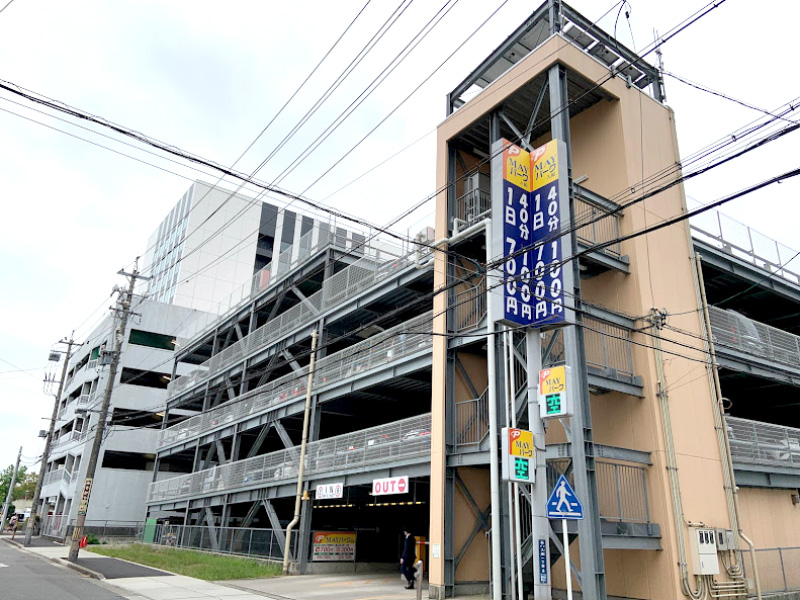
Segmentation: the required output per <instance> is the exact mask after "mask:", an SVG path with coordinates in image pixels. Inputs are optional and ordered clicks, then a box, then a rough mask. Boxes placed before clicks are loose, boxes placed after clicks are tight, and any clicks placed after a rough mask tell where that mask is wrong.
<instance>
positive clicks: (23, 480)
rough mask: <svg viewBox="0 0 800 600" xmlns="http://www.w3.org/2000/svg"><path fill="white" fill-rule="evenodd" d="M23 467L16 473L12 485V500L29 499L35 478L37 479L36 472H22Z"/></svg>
mask: <svg viewBox="0 0 800 600" xmlns="http://www.w3.org/2000/svg"><path fill="white" fill-rule="evenodd" d="M23 469H25V467H20V468H19V470H20V472H19V473H17V484H16V485H15V486H14V492H13V498H12V499H13V500H30V499H31V498H33V492H34V490H35V489H36V480H37V479H39V474H38V473H29V472H27V470H26V471H24V472H23Z"/></svg>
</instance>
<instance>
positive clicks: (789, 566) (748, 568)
mask: <svg viewBox="0 0 800 600" xmlns="http://www.w3.org/2000/svg"><path fill="white" fill-rule="evenodd" d="M737 554H738V555H739V564H741V565H742V567H743V569H744V576H745V577H746V578H749V579H752V578H753V562H752V559H751V557H750V553H749V552H748V551H747V550H739V551H737ZM756 562H757V563H758V578H759V583H760V584H761V591H762V592H765V593H769V592H791V591H795V590H800V568H798V565H800V547H798V546H794V547H790V548H757V549H756Z"/></svg>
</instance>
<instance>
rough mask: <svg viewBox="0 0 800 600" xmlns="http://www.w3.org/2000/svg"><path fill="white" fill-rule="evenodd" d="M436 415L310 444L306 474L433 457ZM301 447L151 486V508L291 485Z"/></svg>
mask: <svg viewBox="0 0 800 600" xmlns="http://www.w3.org/2000/svg"><path fill="white" fill-rule="evenodd" d="M430 426H431V416H430V414H424V415H419V416H416V417H411V418H409V419H404V420H402V421H396V422H394V423H389V424H387V425H380V426H378V427H371V428H369V429H362V430H361V431H356V432H353V433H348V434H344V435H339V436H336V437H332V438H328V439H325V440H319V441H316V442H310V443H309V444H308V447H307V451H306V452H307V454H306V464H305V469H304V472H305V474H306V475H308V476H313V475H319V474H324V473H328V472H334V471H336V472H339V471H352V470H357V471H362V470H364V469H365V468H366V467H369V466H370V465H383V466H385V465H386V463H388V462H391V461H393V460H398V459H409V458H415V457H419V458H422V457H425V458H428V457H429V455H430ZM299 453H300V449H299V447H295V448H290V449H287V450H279V451H277V452H270V453H269V454H263V455H261V456H255V457H253V458H246V459H244V460H238V461H235V462H230V463H227V464H224V465H219V466H216V467H212V468H210V469H204V470H202V471H196V472H194V473H190V474H187V475H181V476H178V477H172V478H170V479H162V480H160V481H155V482H153V483H151V484H150V489H149V491H148V498H147V501H148V503H150V504H152V503H155V502H162V501H167V500H177V499H180V498H189V497H197V496H204V495H215V494H220V493H228V492H232V491H235V490H238V489H245V488H251V487H265V486H266V485H270V484H273V483H281V482H283V483H288V482H291V481H292V480H294V479H296V478H297V467H298V462H299V461H298V457H299Z"/></svg>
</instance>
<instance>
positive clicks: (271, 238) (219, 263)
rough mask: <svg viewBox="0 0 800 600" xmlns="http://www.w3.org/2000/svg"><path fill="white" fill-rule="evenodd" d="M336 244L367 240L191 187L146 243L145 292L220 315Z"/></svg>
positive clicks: (320, 221) (322, 222) (202, 186)
mask: <svg viewBox="0 0 800 600" xmlns="http://www.w3.org/2000/svg"><path fill="white" fill-rule="evenodd" d="M293 208H295V207H293ZM300 208H302V207H300ZM306 212H307V211H306ZM334 239H335V240H336V241H337V242H338V245H339V246H342V247H352V246H353V245H355V246H358V245H359V244H362V243H364V241H365V239H366V238H365V236H364V235H361V234H359V233H354V232H353V227H352V226H351V224H348V227H347V228H346V229H345V228H343V227H338V226H337V225H336V223H335V221H332V220H331V219H329V217H328V216H325V217H324V218H315V217H313V216H309V215H308V214H301V213H299V212H296V211H294V210H290V209H288V208H283V207H280V206H278V205H276V204H274V203H270V202H262V201H261V200H258V199H254V198H250V197H248V196H244V195H242V194H238V193H234V192H233V191H228V190H225V189H222V188H220V187H217V186H211V185H208V184H206V183H203V182H200V181H196V182H195V183H193V184H192V186H191V187H190V188H189V189H188V190H187V191H186V193H185V194H184V195H183V197H181V199H180V200H179V201H178V203H177V204H176V205H175V206H174V207H173V208H172V210H170V212H169V214H168V215H167V217H166V218H165V219H164V220H163V221H162V222H161V224H160V225H159V226H158V228H157V229H156V230H155V231H154V232H153V234H152V235H151V236H150V239H149V240H148V244H147V248H148V251H147V253H146V255H145V260H144V269H143V272H144V273H145V274H146V275H149V276H151V277H152V278H151V279H150V281H149V282H148V289H147V293H148V296H149V297H150V298H152V299H153V300H157V301H159V302H166V303H168V304H175V305H178V306H187V307H190V308H196V309H199V310H204V311H209V312H213V313H217V314H221V313H224V312H225V311H226V310H227V309H228V308H230V307H231V306H233V305H235V304H237V303H238V302H239V301H240V300H241V299H242V298H243V297H245V296H249V295H250V293H251V292H252V291H253V290H254V289H257V288H261V289H263V288H265V287H267V286H268V285H269V282H270V280H271V279H273V278H274V277H275V276H277V275H278V274H279V273H280V272H285V271H287V270H288V266H289V265H290V264H291V263H292V262H294V261H296V260H297V259H298V257H299V255H300V254H302V253H303V251H304V250H305V251H308V250H309V249H310V248H312V247H317V246H319V245H324V244H328V243H329V242H331V241H333V240H334ZM279 255H280V260H277V257H278V256H279ZM273 258H276V260H273Z"/></svg>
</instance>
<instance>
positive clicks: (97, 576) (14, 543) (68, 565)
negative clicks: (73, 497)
mask: <svg viewBox="0 0 800 600" xmlns="http://www.w3.org/2000/svg"><path fill="white" fill-rule="evenodd" d="M2 540H3V541H4V542H5V543H6V544H10V545H11V546H16V547H17V548H19V549H20V550H22V551H24V552H28V553H29V554H33V555H35V556H38V557H40V558H42V559H43V560H49V561H50V562H54V563H56V564H57V565H61V566H62V567H66V568H68V569H72V570H73V571H77V572H78V573H80V574H81V575H86V576H87V577H91V578H92V579H97V580H99V581H105V579H106V578H105V576H104V575H103V574H102V573H98V572H97V571H92V570H91V569H87V568H86V567H84V566H81V565H76V564H74V563H71V562H69V561H68V560H66V559H63V558H48V557H47V556H42V555H41V554H39V553H38V552H34V551H33V550H30V549H28V548H26V547H25V546H23V545H22V544H20V543H19V542H18V541H16V540H10V539H7V538H2Z"/></svg>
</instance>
